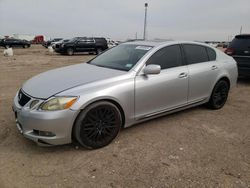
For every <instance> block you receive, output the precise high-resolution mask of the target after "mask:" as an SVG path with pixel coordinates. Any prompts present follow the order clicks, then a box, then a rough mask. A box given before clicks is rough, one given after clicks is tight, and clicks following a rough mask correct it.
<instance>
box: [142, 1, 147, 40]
mask: <svg viewBox="0 0 250 188" xmlns="http://www.w3.org/2000/svg"><path fill="white" fill-rule="evenodd" d="M144 6H145V17H144V31H143V40H146V30H147V9H148V3H145V4H144Z"/></svg>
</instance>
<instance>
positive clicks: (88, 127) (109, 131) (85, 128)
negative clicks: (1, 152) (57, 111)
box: [73, 101, 122, 149]
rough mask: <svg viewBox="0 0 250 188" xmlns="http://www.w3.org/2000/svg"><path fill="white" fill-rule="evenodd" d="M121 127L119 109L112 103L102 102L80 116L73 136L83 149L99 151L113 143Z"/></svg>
mask: <svg viewBox="0 0 250 188" xmlns="http://www.w3.org/2000/svg"><path fill="white" fill-rule="evenodd" d="M121 126H122V117H121V113H120V111H119V109H118V108H117V107H116V106H115V105H114V104H112V103H110V102H106V101H102V102H97V103H94V104H92V105H90V106H88V107H87V108H86V109H85V110H84V111H82V112H81V113H80V114H79V116H78V118H77V120H76V123H75V126H74V130H73V134H74V137H75V138H76V140H77V141H78V142H79V143H80V144H81V145H82V146H83V147H85V148H88V149H97V148H101V147H104V146H106V145H108V144H109V143H110V142H112V140H113V139H114V138H115V137H116V136H117V134H118V133H119V131H120V128H121Z"/></svg>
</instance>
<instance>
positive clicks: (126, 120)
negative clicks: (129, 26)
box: [13, 41, 238, 149]
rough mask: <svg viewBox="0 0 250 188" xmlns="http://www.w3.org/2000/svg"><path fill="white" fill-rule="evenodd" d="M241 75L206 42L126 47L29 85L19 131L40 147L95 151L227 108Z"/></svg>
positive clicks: (21, 100)
mask: <svg viewBox="0 0 250 188" xmlns="http://www.w3.org/2000/svg"><path fill="white" fill-rule="evenodd" d="M237 76H238V71H237V66H236V62H235V61H234V59H233V58H232V57H230V56H228V55H226V54H224V53H223V52H221V51H219V50H217V49H215V48H213V47H210V46H208V45H205V44H202V43H196V42H180V41H179V42H177V41H169V42H150V41H137V42H136V41H135V42H128V43H123V44H120V45H118V46H117V47H114V48H112V49H110V50H107V51H106V52H104V53H102V54H101V55H99V56H97V57H95V58H94V59H92V60H90V61H89V62H87V63H80V64H77V65H72V66H67V67H63V68H58V69H54V70H50V71H47V72H45V73H42V74H39V75H37V76H35V77H33V78H31V79H30V80H28V81H26V83H24V85H23V86H22V88H21V89H20V90H19V91H18V92H17V94H16V96H15V98H14V104H13V111H14V112H15V117H16V125H17V128H18V129H19V131H20V132H21V133H22V134H23V136H24V137H26V138H29V139H31V140H33V141H35V142H36V143H38V144H39V145H47V146H49V145H60V144H67V143H71V142H73V141H76V142H78V143H79V144H80V145H82V146H84V147H86V148H89V149H95V148H100V147H103V146H106V145H108V144H109V143H110V142H111V141H112V140H113V139H114V138H115V137H116V136H117V134H118V132H119V130H120V129H121V128H122V127H128V126H131V125H133V124H136V123H139V122H142V121H145V120H149V119H152V118H155V117H159V116H162V115H166V114H169V113H173V112H176V111H179V110H183V109H187V108H190V107H194V106H197V105H201V104H206V105H207V106H208V107H210V108H211V109H220V108H222V107H223V106H224V104H225V102H226V100H227V97H228V93H229V90H230V88H232V87H233V86H235V85H236V81H237Z"/></svg>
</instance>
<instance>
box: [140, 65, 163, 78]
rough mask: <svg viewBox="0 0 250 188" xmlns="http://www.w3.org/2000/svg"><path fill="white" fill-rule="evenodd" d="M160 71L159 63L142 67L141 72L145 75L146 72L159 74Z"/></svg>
mask: <svg viewBox="0 0 250 188" xmlns="http://www.w3.org/2000/svg"><path fill="white" fill-rule="evenodd" d="M160 72H161V66H160V65H154V64H152V65H147V66H146V67H145V68H144V69H143V73H144V74H145V75H147V74H159V73H160Z"/></svg>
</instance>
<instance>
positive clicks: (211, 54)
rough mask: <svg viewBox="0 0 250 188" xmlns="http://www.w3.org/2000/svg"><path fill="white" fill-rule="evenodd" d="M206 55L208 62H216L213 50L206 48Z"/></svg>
mask: <svg viewBox="0 0 250 188" xmlns="http://www.w3.org/2000/svg"><path fill="white" fill-rule="evenodd" d="M207 55H208V58H209V61H215V60H216V53H215V51H214V50H213V49H211V48H207Z"/></svg>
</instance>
